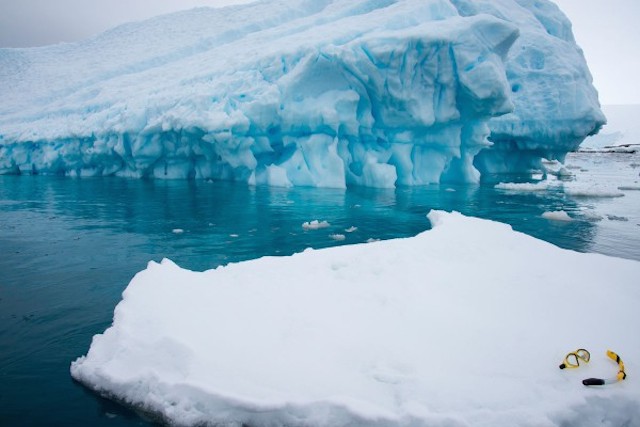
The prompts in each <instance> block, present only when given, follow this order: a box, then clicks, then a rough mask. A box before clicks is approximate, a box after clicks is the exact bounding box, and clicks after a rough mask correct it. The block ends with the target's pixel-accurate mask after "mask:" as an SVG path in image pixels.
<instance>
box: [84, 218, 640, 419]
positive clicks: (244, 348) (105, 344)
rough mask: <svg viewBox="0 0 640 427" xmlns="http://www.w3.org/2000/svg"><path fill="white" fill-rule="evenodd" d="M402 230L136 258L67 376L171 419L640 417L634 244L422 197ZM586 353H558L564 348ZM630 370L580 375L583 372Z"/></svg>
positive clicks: (639, 294) (639, 268)
mask: <svg viewBox="0 0 640 427" xmlns="http://www.w3.org/2000/svg"><path fill="white" fill-rule="evenodd" d="M428 218H429V221H430V222H431V224H432V226H433V228H432V229H431V230H428V231H425V232H423V233H421V234H419V235H417V236H415V237H411V238H405V239H394V240H388V241H379V242H374V243H367V244H359V245H350V246H341V247H334V248H329V249H321V250H311V249H309V250H305V251H304V252H302V253H298V254H295V255H293V256H287V257H264V258H260V259H256V260H252V261H245V262H240V263H236V264H229V265H226V266H221V267H218V268H216V269H215V270H209V271H204V272H193V271H188V270H184V269H182V268H180V267H178V266H177V265H176V264H174V263H172V262H171V261H169V260H164V261H162V262H161V263H155V262H151V263H149V265H148V267H147V269H146V270H144V271H142V272H140V273H138V274H137V275H136V276H135V277H134V278H133V280H132V281H131V283H130V284H129V286H128V287H127V289H126V290H125V292H124V293H123V298H122V301H121V302H120V303H119V304H118V306H117V307H116V309H115V312H114V319H113V324H112V326H111V327H109V328H108V329H107V330H106V331H105V332H104V333H103V334H100V335H96V336H95V337H94V338H93V341H92V343H91V347H90V349H89V351H88V353H87V354H86V355H85V356H81V357H79V358H78V359H77V360H75V361H74V362H73V363H72V364H71V374H72V376H73V378H75V379H76V380H78V381H80V382H81V383H83V384H84V385H86V386H87V387H89V388H91V389H93V390H95V391H96V392H98V393H100V394H102V395H104V396H107V397H110V398H112V399H115V400H117V401H120V402H124V403H126V404H127V405H130V406H133V407H135V408H138V409H140V410H142V411H144V412H146V413H147V414H152V415H153V416H155V418H156V419H158V420H162V421H164V422H166V423H167V424H170V425H179V426H196V425H198V426H199V425H225V426H227V425H228V426H242V425H250V426H283V425H288V426H318V427H322V426H331V427H340V426H385V427H390V426H432V427H440V426H442V427H444V426H448V427H464V426H478V427H489V426H490V427H502V426H546V427H552V426H569V425H572V426H573V425H580V426H585V427H589V426H594V427H595V426H602V425H610V426H622V425H629V426H631V425H637V423H638V420H640V382H639V381H637V378H636V377H635V376H634V372H637V367H638V363H637V361H638V360H640V339H638V334H637V330H636V329H637V325H638V324H639V323H640V312H639V311H638V309H637V308H638V305H639V304H640V287H638V281H637V278H638V276H639V275H640V263H639V262H638V261H631V260H624V259H619V258H610V257H607V256H604V255H598V254H584V253H578V252H573V251H569V250H564V249H560V248H558V247H556V246H553V245H551V244H550V243H547V242H543V241H540V240H537V239H535V238H533V237H530V236H527V235H525V234H522V233H519V232H515V231H513V230H512V229H511V227H509V226H508V225H505V224H501V223H497V222H492V221H488V220H481V219H477V218H471V217H465V216H463V215H461V214H458V213H446V212H442V211H431V212H430V213H429V215H428ZM577 348H586V349H587V350H589V351H590V352H591V361H590V363H589V364H587V365H585V366H580V368H579V369H566V370H560V369H558V366H559V365H560V363H562V360H563V358H564V357H565V355H566V354H567V353H569V352H572V351H575V350H576V349H577ZM607 349H611V350H613V351H615V352H616V353H618V354H619V355H620V357H621V358H622V360H623V361H624V362H626V365H627V370H628V374H629V378H628V379H627V380H626V381H622V382H618V383H616V384H612V385H608V386H605V387H601V388H588V387H585V386H583V385H582V382H581V381H582V380H583V379H584V378H589V377H597V378H614V377H615V375H616V373H617V371H618V366H617V365H616V364H615V363H613V362H612V361H611V360H609V359H608V358H607V357H606V355H605V352H606V350H607Z"/></svg>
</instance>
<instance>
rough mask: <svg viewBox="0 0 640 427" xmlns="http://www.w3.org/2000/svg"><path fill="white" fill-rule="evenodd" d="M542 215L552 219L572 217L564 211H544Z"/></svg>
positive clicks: (565, 219)
mask: <svg viewBox="0 0 640 427" xmlns="http://www.w3.org/2000/svg"><path fill="white" fill-rule="evenodd" d="M542 217H543V218H546V219H550V220H553V221H573V218H571V217H570V216H569V214H568V213H567V212H565V211H549V212H544V213H543V214H542Z"/></svg>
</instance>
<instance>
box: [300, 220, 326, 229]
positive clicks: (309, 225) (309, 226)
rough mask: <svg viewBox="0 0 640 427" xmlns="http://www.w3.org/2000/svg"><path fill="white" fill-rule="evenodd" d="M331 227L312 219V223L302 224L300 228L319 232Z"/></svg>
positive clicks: (324, 222)
mask: <svg viewBox="0 0 640 427" xmlns="http://www.w3.org/2000/svg"><path fill="white" fill-rule="evenodd" d="M329 226H331V224H329V223H328V222H327V221H318V220H317V219H314V220H313V221H309V222H304V223H302V228H304V229H305V230H319V229H321V228H327V227H329Z"/></svg>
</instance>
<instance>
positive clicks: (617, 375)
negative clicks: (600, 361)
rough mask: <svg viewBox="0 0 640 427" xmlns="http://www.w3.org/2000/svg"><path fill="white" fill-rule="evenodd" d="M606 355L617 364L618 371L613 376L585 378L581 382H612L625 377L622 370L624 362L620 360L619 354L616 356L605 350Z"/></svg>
mask: <svg viewBox="0 0 640 427" xmlns="http://www.w3.org/2000/svg"><path fill="white" fill-rule="evenodd" d="M607 356H609V359H611V360H613V361H614V362H616V363H617V364H618V373H617V374H616V376H615V378H608V379H602V378H587V379H586V380H582V384H584V385H586V386H590V385H605V384H613V383H616V382H618V381H622V380H624V379H626V378H627V374H626V373H625V372H624V362H623V361H622V359H620V356H618V355H617V354H616V353H614V352H613V351H611V350H607Z"/></svg>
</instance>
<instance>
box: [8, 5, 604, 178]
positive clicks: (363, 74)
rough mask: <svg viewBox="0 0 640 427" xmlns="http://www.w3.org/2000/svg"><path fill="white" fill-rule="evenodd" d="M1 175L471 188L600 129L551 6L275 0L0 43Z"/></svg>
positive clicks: (588, 86)
mask: <svg viewBox="0 0 640 427" xmlns="http://www.w3.org/2000/svg"><path fill="white" fill-rule="evenodd" d="M0 81H1V82H2V84H0V99H2V103H1V104H0V173H13V174H20V173H26V174H64V175H70V176H101V175H117V176H125V177H141V178H146V177H152V178H153V177H155V178H183V179H187V178H196V179H219V180H233V181H239V182H245V183H248V184H256V185H259V184H266V185H274V186H316V187H336V188H344V187H346V186H350V185H360V186H371V187H385V188H389V187H394V186H398V185H422V184H429V183H437V182H444V181H453V182H478V181H479V180H480V178H481V176H482V174H485V173H487V174H488V173H502V172H518V171H523V170H529V169H531V168H532V167H535V166H536V165H539V161H540V159H541V158H542V157H544V158H547V159H550V158H558V159H562V158H563V155H564V154H565V153H566V152H567V151H570V150H573V149H575V148H576V147H577V145H578V144H579V143H580V142H581V141H582V140H583V139H584V138H585V137H586V136H588V135H591V134H594V133H596V132H597V131H598V129H599V128H600V127H601V125H602V124H603V123H604V116H603V115H602V112H601V111H600V109H599V103H598V99H597V93H596V91H595V89H594V88H593V86H592V83H591V76H590V74H589V70H588V68H587V65H586V62H585V60H584V57H583V55H582V52H581V50H580V49H579V47H578V46H577V45H576V43H575V41H574V39H573V36H572V33H571V25H570V23H569V21H568V20H567V18H566V17H565V16H564V15H563V14H562V12H561V11H560V10H559V9H558V8H557V7H556V6H555V5H554V4H553V3H551V2H549V1H546V0H536V1H533V0H500V1H498V0H481V1H473V2H471V1H465V0H360V1H357V2H354V1H352V0H286V1H285V0H273V1H260V2H256V3H253V4H249V5H243V6H234V7H228V8H223V9H209V8H198V9H193V10H190V11H185V12H179V13H175V14H170V15H165V16H161V17H157V18H154V19H151V20H147V21H143V22H137V23H130V24H126V25H123V26H120V27H116V28H114V29H112V30H110V31H107V32H105V33H103V34H101V35H98V36H96V37H94V38H92V39H89V40H86V41H83V42H78V43H72V44H60V45H55V46H50V47H43V48H31V49H0Z"/></svg>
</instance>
